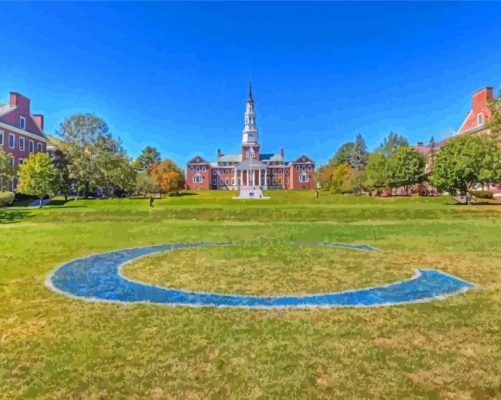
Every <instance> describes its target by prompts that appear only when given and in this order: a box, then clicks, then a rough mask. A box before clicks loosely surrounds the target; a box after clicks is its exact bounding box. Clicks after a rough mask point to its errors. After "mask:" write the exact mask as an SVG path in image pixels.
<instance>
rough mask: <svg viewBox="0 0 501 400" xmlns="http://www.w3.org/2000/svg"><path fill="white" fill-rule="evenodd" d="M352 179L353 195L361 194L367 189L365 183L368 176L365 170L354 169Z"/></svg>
mask: <svg viewBox="0 0 501 400" xmlns="http://www.w3.org/2000/svg"><path fill="white" fill-rule="evenodd" d="M350 178H351V189H352V190H353V194H356V195H359V194H361V193H362V192H363V191H364V190H365V188H366V185H365V182H366V181H367V174H366V173H365V170H363V169H356V168H352V169H351V171H350Z"/></svg>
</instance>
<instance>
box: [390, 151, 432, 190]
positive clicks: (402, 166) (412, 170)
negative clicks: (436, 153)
mask: <svg viewBox="0 0 501 400" xmlns="http://www.w3.org/2000/svg"><path fill="white" fill-rule="evenodd" d="M424 167H425V159H424V157H423V156H422V155H421V154H420V153H419V152H418V151H417V150H416V149H414V148H412V147H405V146H404V147H399V148H398V149H396V150H395V151H394V152H393V154H392V155H391V156H390V157H388V159H387V161H386V168H385V173H386V176H387V182H388V186H389V187H390V188H399V187H404V188H405V192H406V193H408V190H409V187H410V186H412V185H415V184H417V183H420V182H422V181H423V180H424V178H425V172H424Z"/></svg>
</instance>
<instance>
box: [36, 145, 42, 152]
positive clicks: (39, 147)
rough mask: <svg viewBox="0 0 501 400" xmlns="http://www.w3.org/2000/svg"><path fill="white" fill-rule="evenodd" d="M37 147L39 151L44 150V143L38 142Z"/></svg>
mask: <svg viewBox="0 0 501 400" xmlns="http://www.w3.org/2000/svg"><path fill="white" fill-rule="evenodd" d="M37 149H38V152H39V153H41V152H42V151H43V144H42V143H38V146H37Z"/></svg>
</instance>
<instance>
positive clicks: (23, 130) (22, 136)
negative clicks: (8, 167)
mask: <svg viewBox="0 0 501 400" xmlns="http://www.w3.org/2000/svg"><path fill="white" fill-rule="evenodd" d="M43 129H44V117H43V115H42V114H31V109H30V99H29V98H27V97H25V96H23V95H21V94H19V93H16V92H11V93H10V98H9V103H7V104H0V148H3V150H4V152H5V153H7V154H8V153H10V154H12V156H13V159H12V163H13V164H14V165H19V164H23V162H24V159H25V158H26V157H28V156H29V155H30V154H31V153H38V152H45V151H46V148H47V139H46V137H45V134H44V132H43ZM13 186H14V182H11V183H10V185H9V190H12V189H13Z"/></svg>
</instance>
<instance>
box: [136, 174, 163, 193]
mask: <svg viewBox="0 0 501 400" xmlns="http://www.w3.org/2000/svg"><path fill="white" fill-rule="evenodd" d="M136 192H137V193H140V194H142V195H143V197H146V195H147V194H148V193H150V194H151V193H160V186H159V185H158V182H157V181H156V179H154V178H153V176H151V174H149V173H147V172H146V171H144V172H140V173H139V174H137V178H136Z"/></svg>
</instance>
